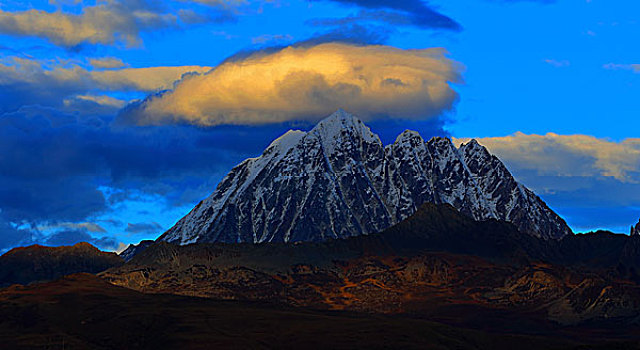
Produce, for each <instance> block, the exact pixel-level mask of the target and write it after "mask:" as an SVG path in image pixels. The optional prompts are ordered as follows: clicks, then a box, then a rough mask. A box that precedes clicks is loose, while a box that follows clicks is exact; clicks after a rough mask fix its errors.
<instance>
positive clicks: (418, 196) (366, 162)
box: [159, 110, 571, 244]
mask: <svg viewBox="0 0 640 350" xmlns="http://www.w3.org/2000/svg"><path fill="white" fill-rule="evenodd" d="M425 202H433V203H450V204H451V205H453V206H454V207H456V208H457V209H458V210H460V211H461V212H462V213H464V214H466V215H468V216H470V217H472V218H474V219H476V220H485V219H491V218H496V219H503V220H507V221H510V222H512V223H514V224H515V225H516V226H517V227H518V228H519V229H520V230H521V231H523V232H526V233H529V234H531V235H534V236H537V237H543V238H547V239H549V238H552V239H553V238H560V237H562V236H564V235H566V234H568V233H570V232H571V230H570V229H569V227H568V226H567V225H566V223H565V222H564V220H562V219H561V218H560V217H559V216H558V215H557V214H555V213H554V212H553V211H552V210H551V209H549V208H548V207H547V206H546V204H545V203H544V202H543V201H542V200H541V199H540V198H539V197H537V196H536V195H535V194H534V193H533V192H531V191H530V190H528V189H527V188H525V187H524V186H522V185H521V184H519V183H517V182H516V181H515V179H514V178H513V176H512V175H511V174H510V173H509V171H508V170H507V169H506V167H505V166H504V165H503V164H502V162H500V160H499V159H498V158H496V157H495V156H492V155H491V154H489V152H488V151H487V150H486V149H485V148H484V147H482V146H481V145H479V144H478V143H477V142H476V141H475V140H472V141H470V142H469V143H467V144H463V145H461V146H460V148H456V147H455V146H454V145H453V144H452V142H451V140H449V139H448V138H440V137H436V138H433V139H431V140H429V141H428V142H425V141H424V140H423V139H422V137H420V135H419V134H418V133H417V132H414V131H409V130H407V131H405V132H403V133H402V134H401V135H399V136H398V138H397V139H396V141H395V142H394V143H393V144H391V145H388V146H386V147H385V146H383V144H382V142H381V141H380V138H379V137H378V136H377V135H375V134H374V133H372V132H371V130H370V129H369V128H368V127H367V126H366V125H364V123H362V121H360V120H359V119H358V118H356V117H354V116H353V115H351V114H349V113H347V112H345V111H342V110H339V111H337V112H336V113H334V114H332V115H331V116H329V117H328V118H326V119H324V120H322V121H321V122H319V123H318V124H317V125H316V126H315V127H314V128H313V129H312V130H311V131H309V132H303V131H288V132H287V133H286V134H284V135H283V136H281V137H280V138H278V139H277V140H275V141H274V142H273V143H272V144H271V145H270V146H269V147H268V148H267V149H266V150H265V151H264V153H263V154H262V155H261V156H260V157H257V158H250V159H247V160H245V161H244V162H242V163H241V164H239V165H238V166H236V167H235V168H233V169H232V170H231V172H230V173H229V174H228V175H227V176H226V177H225V178H224V179H223V180H222V181H221V182H220V184H219V185H218V188H217V189H216V190H215V192H214V193H213V194H211V195H210V196H209V197H208V198H206V199H205V200H203V201H202V202H200V203H199V204H198V205H197V206H196V207H195V208H194V209H193V210H192V211H191V212H190V213H189V214H187V215H186V216H185V217H184V218H182V219H181V220H180V221H178V223H177V224H176V225H175V226H174V227H172V228H171V229H169V230H168V231H167V232H166V233H164V234H163V235H162V236H161V237H160V238H159V240H163V241H169V242H175V243H180V244H188V243H194V242H229V243H232V242H254V243H259V242H275V241H279V242H282V241H285V242H296V241H322V240H326V239H331V238H344V237H350V236H356V235H361V234H369V233H375V232H379V231H381V230H383V229H385V228H387V227H389V226H391V225H393V224H395V223H397V222H399V221H401V220H403V219H405V218H407V217H408V216H410V215H411V214H413V213H414V212H415V211H416V210H417V208H418V207H419V206H420V205H421V204H423V203H425Z"/></svg>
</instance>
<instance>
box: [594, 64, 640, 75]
mask: <svg viewBox="0 0 640 350" xmlns="http://www.w3.org/2000/svg"><path fill="white" fill-rule="evenodd" d="M602 68H604V69H607V70H631V71H634V72H635V73H640V64H620V63H607V64H605V65H603V66H602Z"/></svg>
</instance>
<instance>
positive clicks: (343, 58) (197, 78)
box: [121, 43, 461, 126]
mask: <svg viewBox="0 0 640 350" xmlns="http://www.w3.org/2000/svg"><path fill="white" fill-rule="evenodd" d="M445 53H446V52H445V51H444V50H443V49H440V48H434V49H420V50H401V49H397V48H393V47H388V46H358V45H347V44H339V43H329V44H320V45H316V46H310V47H287V48H284V49H282V50H280V51H277V52H257V53H254V54H252V55H249V56H248V57H245V58H243V59H240V58H238V59H237V60H233V61H226V62H224V63H223V64H221V65H220V66H218V67H216V68H215V69H213V70H211V71H210V72H208V73H206V74H203V75H187V76H185V77H183V79H182V80H181V81H180V82H178V83H176V85H175V87H174V89H173V90H170V91H167V92H164V93H160V94H156V95H153V96H150V97H148V98H147V99H146V100H145V101H143V102H141V103H138V104H135V105H131V106H129V107H127V108H126V109H125V110H124V111H123V113H122V114H121V120H122V121H126V122H133V123H135V124H138V125H160V124H166V123H175V122H187V123H192V124H197V125H209V126H210V125H220V124H265V123H278V122H285V121H290V120H317V119H319V118H322V117H323V116H324V115H326V114H329V113H331V112H333V111H334V110H336V109H338V108H345V109H348V110H350V111H352V112H354V113H356V114H358V115H359V116H360V117H362V118H363V119H365V120H371V119H375V118H379V117H392V118H404V119H429V118H434V117H437V116H439V115H441V114H442V113H443V112H446V111H448V110H450V109H451V108H452V107H453V105H454V103H455V102H456V100H457V94H456V92H455V91H454V90H453V89H452V88H451V86H450V85H449V84H450V83H459V82H461V77H460V70H461V66H460V65H459V64H457V63H455V62H453V61H452V60H450V59H448V58H447V57H446V56H445ZM389 79H392V80H393V81H397V82H401V83H402V84H386V83H385V82H388V81H389Z"/></svg>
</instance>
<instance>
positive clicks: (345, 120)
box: [312, 109, 368, 131]
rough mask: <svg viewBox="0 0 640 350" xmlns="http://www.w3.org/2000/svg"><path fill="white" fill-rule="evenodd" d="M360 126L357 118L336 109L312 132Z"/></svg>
mask: <svg viewBox="0 0 640 350" xmlns="http://www.w3.org/2000/svg"><path fill="white" fill-rule="evenodd" d="M360 125H364V123H363V122H362V121H361V120H360V119H358V117H356V116H355V115H353V114H351V113H349V112H347V111H345V110H344V109H338V110H337V111H335V112H333V113H332V114H331V115H329V116H328V117H326V118H324V119H322V120H321V121H320V122H318V124H317V125H316V126H315V127H314V128H313V129H312V131H313V130H316V129H334V128H359V126H360ZM365 127H366V126H365ZM367 129H368V128H367Z"/></svg>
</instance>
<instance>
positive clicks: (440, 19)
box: [314, 0, 461, 30]
mask: <svg viewBox="0 0 640 350" xmlns="http://www.w3.org/2000/svg"><path fill="white" fill-rule="evenodd" d="M314 1H322V0H314ZM324 1H331V2H334V3H339V4H343V5H347V6H357V7H360V8H362V9H363V10H362V11H360V12H359V13H358V14H357V15H355V16H350V17H347V18H339V19H319V20H317V21H315V24H316V25H336V24H344V23H345V22H349V23H353V22H363V21H377V22H384V23H387V24H392V25H412V26H416V27H420V28H428V29H446V30H460V29H461V26H460V24H458V23H457V22H456V21H454V20H453V19H451V18H449V17H447V16H445V15H443V14H441V13H439V12H437V11H436V10H434V8H433V7H432V6H430V5H429V4H428V3H427V2H426V1H422V0H395V1H391V0H388V1H385V0H324Z"/></svg>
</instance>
